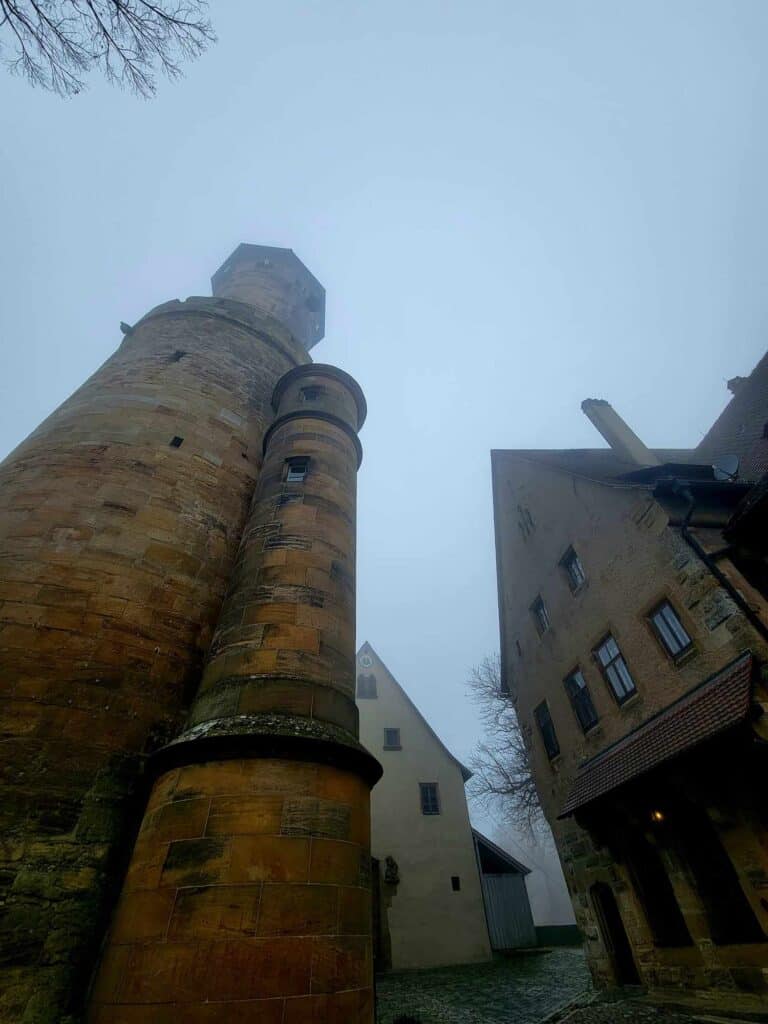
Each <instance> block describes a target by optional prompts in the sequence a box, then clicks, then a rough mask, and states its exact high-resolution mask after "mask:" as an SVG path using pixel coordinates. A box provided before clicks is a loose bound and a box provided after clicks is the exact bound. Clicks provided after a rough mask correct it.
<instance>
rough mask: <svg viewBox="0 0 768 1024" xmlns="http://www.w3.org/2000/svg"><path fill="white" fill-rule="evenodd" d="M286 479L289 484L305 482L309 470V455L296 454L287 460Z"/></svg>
mask: <svg viewBox="0 0 768 1024" xmlns="http://www.w3.org/2000/svg"><path fill="white" fill-rule="evenodd" d="M285 467H286V469H285V479H286V482H287V483H289V484H300V483H303V482H304V480H305V479H306V477H307V473H308V472H309V456H307V455H296V456H294V457H293V458H290V459H286V460H285Z"/></svg>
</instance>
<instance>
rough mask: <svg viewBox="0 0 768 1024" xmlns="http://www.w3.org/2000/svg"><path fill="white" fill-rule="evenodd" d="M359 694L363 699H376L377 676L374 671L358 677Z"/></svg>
mask: <svg viewBox="0 0 768 1024" xmlns="http://www.w3.org/2000/svg"><path fill="white" fill-rule="evenodd" d="M357 696H358V697H359V698H361V699H363V700H376V698H377V697H378V694H377V693H376V676H375V675H373V674H372V673H369V674H368V675H362V674H361V675H359V676H358V677H357Z"/></svg>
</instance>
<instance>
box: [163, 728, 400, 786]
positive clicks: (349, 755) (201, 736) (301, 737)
mask: <svg viewBox="0 0 768 1024" xmlns="http://www.w3.org/2000/svg"><path fill="white" fill-rule="evenodd" d="M257 758H270V759H275V758H277V759H285V760H292V761H305V762H311V763H313V764H325V765H331V766H333V767H335V768H342V769H346V770H347V771H351V772H354V774H356V775H358V776H359V777H360V778H362V779H364V780H365V782H367V783H368V785H369V786H374V785H375V784H376V783H377V782H378V781H379V779H380V778H381V776H382V774H383V768H382V767H381V765H380V764H379V762H378V761H377V760H376V758H375V757H374V756H373V755H372V754H370V753H369V752H368V751H367V750H366V749H365V747H363V746H362V744H361V743H359V742H358V741H357V740H356V739H355V738H354V737H353V736H351V735H350V734H349V733H348V732H346V731H345V730H344V729H341V728H339V727H338V726H333V725H331V724H329V723H328V722H320V721H318V720H317V719H307V718H303V717H301V716H298V715H289V714H278V713H271V714H264V715H236V716H234V717H228V718H217V719H212V720H210V721H207V722H203V723H201V724H200V725H196V726H193V727H192V728H191V729H187V730H185V732H183V733H182V734H181V735H180V736H178V737H177V738H176V739H175V740H173V741H172V742H171V743H169V744H168V745H167V746H165V747H162V748H161V749H160V750H158V751H157V752H156V753H155V754H153V755H152V757H151V758H150V760H149V763H148V766H147V771H148V774H149V776H150V778H157V777H158V776H160V775H162V774H164V773H165V772H168V771H170V770H172V769H173V768H179V767H181V766H186V765H190V764H201V763H204V762H206V761H235V760H243V759H257Z"/></svg>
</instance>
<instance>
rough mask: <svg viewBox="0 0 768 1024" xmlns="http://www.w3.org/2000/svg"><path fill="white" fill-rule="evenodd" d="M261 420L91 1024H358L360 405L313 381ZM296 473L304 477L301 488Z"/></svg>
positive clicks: (362, 911)
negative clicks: (199, 673)
mask: <svg viewBox="0 0 768 1024" xmlns="http://www.w3.org/2000/svg"><path fill="white" fill-rule="evenodd" d="M307 389H308V390H307ZM274 404H275V407H276V414H277V415H276V419H275V420H274V422H273V424H272V426H271V427H270V429H269V431H268V432H267V436H266V438H265V449H266V454H265V460H264V465H263V469H262V473H261V477H260V480H259V483H258V485H257V488H256V492H255V495H254V499H253V503H252V506H251V509H250V513H249V516H248V522H247V524H246V527H245V529H244V531H243V536H242V541H241V544H240V549H239V552H238V556H237V564H236V567H235V569H234V571H233V573H232V575H231V580H230V585H229V590H228V593H227V597H226V599H225V601H224V604H223V606H222V611H221V615H220V618H219V621H218V624H217V626H216V630H215V634H214V640H213V643H212V645H211V649H210V652H209V655H208V659H207V663H206V667H205V670H204V673H203V682H202V685H201V687H200V691H199V693H198V696H197V699H196V700H195V702H194V704H193V707H192V711H191V714H190V717H189V722H188V726H187V728H186V730H185V731H184V732H183V733H182V734H181V736H179V737H178V738H177V739H176V740H175V741H174V742H173V743H172V744H170V745H169V746H168V747H167V748H166V749H165V750H164V751H162V752H161V753H160V754H159V755H158V757H159V764H160V768H159V778H158V781H157V783H156V784H155V788H154V791H153V794H152V797H151V800H150V803H149V808H148V811H147V815H146V816H145V819H144V824H143V826H142V830H141V833H140V836H139V840H138V842H137V844H136V847H135V849H134V851H133V856H132V860H131V866H130V868H129V871H128V875H127V880H126V884H125V888H124V890H123V894H122V897H121V901H120V906H119V909H118V914H117V916H116V919H115V921H114V923H113V927H112V928H111V930H110V934H109V937H108V944H107V950H106V954H105V957H104V959H103V961H102V964H101V968H100V971H99V975H98V980H97V983H96V987H95V990H94V993H93V1000H92V1007H91V1017H90V1019H91V1020H92V1021H93V1022H95V1024H118V1022H120V1024H125V1022H129V1021H139V1020H141V1021H152V1022H156V1024H160V1022H161V1021H162V1022H165V1021H168V1022H170V1021H172V1020H174V1021H175V1020H179V1019H182V1020H185V1021H203V1020H204V1021H209V1022H214V1021H216V1022H221V1024H224V1022H230V1021H233V1020H243V1021H245V1020H246V1019H247V1020H249V1021H250V1020H259V1021H275V1022H278V1021H281V1022H283V1024H285V1022H286V1021H295V1022H296V1024H298V1022H302V1024H303V1022H309V1021H313V1020H316V1021H323V1022H328V1024H331V1022H336V1021H338V1022H339V1024H341V1022H342V1021H343V1022H345V1024H372V1020H373V965H372V950H371V920H370V911H371V891H370V884H371V883H370V873H371V869H370V852H369V851H370V816H369V800H370V797H369V790H370V785H371V783H372V781H374V779H375V778H376V777H378V774H379V769H378V765H376V762H375V761H374V760H373V758H371V757H370V755H369V754H367V753H366V752H365V751H364V750H363V748H362V747H360V745H359V744H358V743H357V739H356V737H357V715H356V708H355V705H354V696H353V694H354V690H353V686H354V683H353V676H354V616H355V493H356V476H357V468H358V464H359V458H360V448H359V442H358V440H357V435H356V431H357V429H358V428H359V426H360V425H361V424H362V421H363V418H364V415H365V403H364V400H363V397H362V393H361V392H360V389H359V387H358V386H357V385H356V384H355V382H354V381H352V379H351V378H349V377H348V376H347V375H346V374H343V373H342V372H341V371H339V370H336V369H335V368H333V367H324V366H311V367H303V368H301V369H299V370H295V371H292V372H291V373H289V374H287V375H286V377H284V378H283V379H282V380H281V382H280V383H279V384H278V387H277V389H276V392H275V399H274ZM294 457H302V458H305V459H308V460H309V463H308V467H307V472H306V476H305V477H304V478H302V479H299V480H291V479H289V478H288V468H289V467H288V460H290V459H293V458H294ZM173 763H176V764H177V765H178V767H177V768H172V769H171V770H167V769H165V768H164V766H165V765H168V764H173ZM147 928H149V930H147Z"/></svg>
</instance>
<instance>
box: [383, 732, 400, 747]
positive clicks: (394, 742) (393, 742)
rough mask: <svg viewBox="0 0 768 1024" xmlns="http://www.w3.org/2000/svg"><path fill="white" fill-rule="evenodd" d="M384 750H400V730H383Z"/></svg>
mask: <svg viewBox="0 0 768 1024" xmlns="http://www.w3.org/2000/svg"><path fill="white" fill-rule="evenodd" d="M384 749H385V750H402V747H401V745H400V730H399V729H385V730H384Z"/></svg>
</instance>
